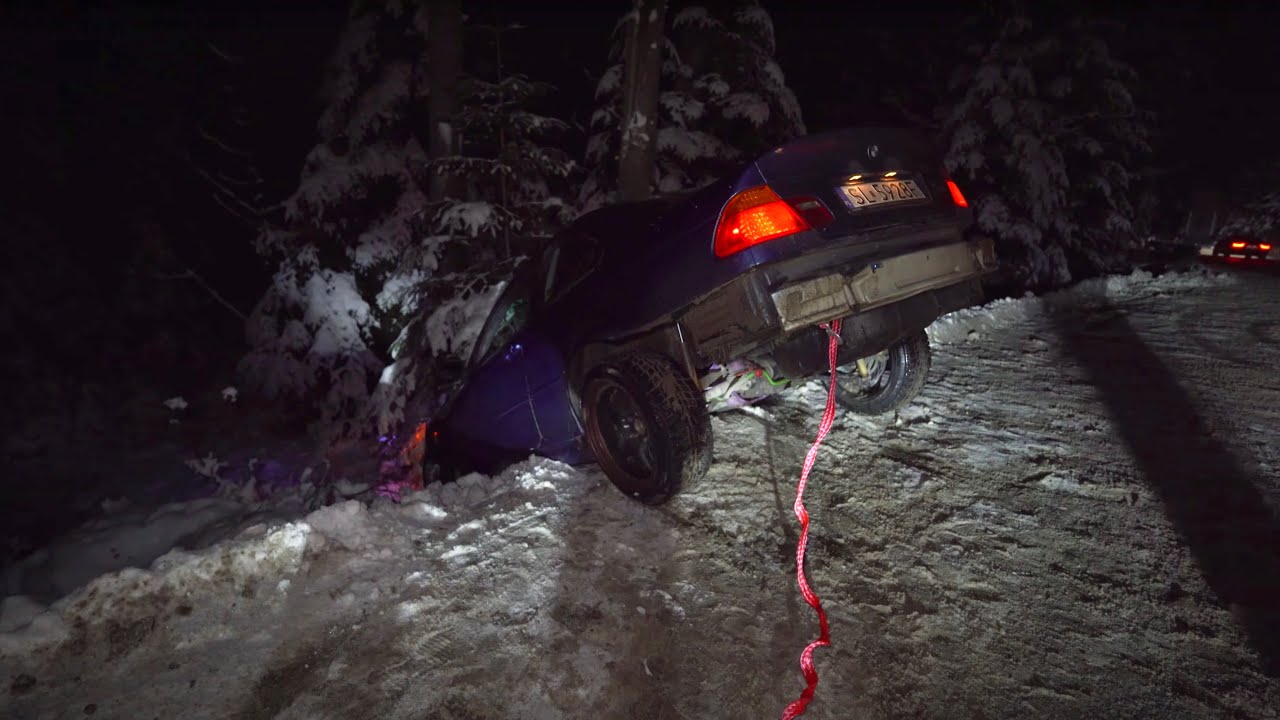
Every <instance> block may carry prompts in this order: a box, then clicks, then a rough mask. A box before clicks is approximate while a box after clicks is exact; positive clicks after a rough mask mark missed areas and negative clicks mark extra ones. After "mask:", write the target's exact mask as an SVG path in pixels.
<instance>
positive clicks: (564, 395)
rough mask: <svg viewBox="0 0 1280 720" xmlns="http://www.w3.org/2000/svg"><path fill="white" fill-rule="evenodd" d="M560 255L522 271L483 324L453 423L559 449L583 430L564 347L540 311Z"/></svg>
mask: <svg viewBox="0 0 1280 720" xmlns="http://www.w3.org/2000/svg"><path fill="white" fill-rule="evenodd" d="M553 248H554V246H553ZM556 257H557V256H556V255H555V254H551V255H548V256H545V257H544V260H543V262H542V263H541V267H539V268H536V269H535V268H530V269H529V270H527V271H525V272H522V273H517V275H516V277H514V278H513V279H512V281H511V282H510V283H509V284H508V286H507V287H506V288H505V289H504V290H503V292H502V294H501V295H500V296H499V297H498V300H497V301H496V302H495V303H494V306H493V310H492V311H490V313H489V317H488V319H486V321H485V324H484V326H483V327H482V328H481V331H480V335H479V337H478V338H477V340H476V345H475V347H474V349H473V351H472V355H471V361H470V363H469V365H470V366H471V371H470V373H469V377H468V379H467V382H466V384H465V387H464V389H463V391H462V392H461V394H460V395H459V396H458V398H457V399H456V400H455V403H454V407H453V412H452V413H451V419H450V424H451V426H453V428H454V430H455V431H456V432H459V433H461V434H463V435H465V436H466V437H467V438H469V439H470V440H473V441H477V442H481V443H485V444H488V445H493V446H497V447H500V448H505V449H511V450H531V451H538V452H540V453H543V454H547V455H551V456H552V457H560V456H561V455H562V454H563V452H564V451H565V450H567V449H571V448H572V447H573V446H574V445H575V444H576V441H577V438H578V437H579V436H580V434H581V428H580V427H579V425H578V422H577V419H576V416H575V415H574V413H573V411H572V407H571V404H570V401H569V395H568V384H567V381H566V377H565V360H564V356H563V353H562V352H561V350H560V349H559V348H558V347H557V346H556V345H555V343H554V342H553V341H552V340H551V338H549V337H548V333H547V332H546V327H547V326H546V323H545V322H540V321H539V320H540V318H539V317H538V312H537V311H538V310H539V309H540V308H541V307H542V306H543V305H544V302H545V299H546V292H547V289H548V288H549V285H548V284H547V283H545V282H544V278H545V277H546V273H547V269H548V267H549V266H550V265H552V264H553V263H554V261H555V259H556ZM562 459H567V458H562Z"/></svg>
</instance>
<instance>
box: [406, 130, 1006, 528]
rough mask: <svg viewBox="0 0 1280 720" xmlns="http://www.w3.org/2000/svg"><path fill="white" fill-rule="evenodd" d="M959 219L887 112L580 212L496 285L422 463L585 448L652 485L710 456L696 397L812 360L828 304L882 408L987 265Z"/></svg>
mask: <svg viewBox="0 0 1280 720" xmlns="http://www.w3.org/2000/svg"><path fill="white" fill-rule="evenodd" d="M970 220H971V217H970V211H969V209H968V203H967V202H966V200H965V198H964V196H963V195H962V193H961V191H960V188H959V187H958V186H957V185H956V183H955V182H953V181H952V180H951V179H949V178H948V177H947V176H946V174H945V173H944V171H943V169H942V159H941V156H940V154H939V153H938V152H937V151H936V150H935V149H933V148H932V147H931V145H930V143H929V142H927V141H926V140H925V139H924V138H921V137H919V136H917V135H915V134H913V133H911V132H909V131H905V130H898V129H886V128H859V129H849V130H843V131H837V132H832V133H826V134H821V135H812V136H808V137H804V138H801V139H798V140H795V141H793V142H791V143H788V144H787V145H784V146H782V147H779V148H777V149H775V150H773V151H771V152H769V153H767V154H765V155H764V156H762V157H760V158H758V159H756V160H755V161H754V162H751V163H750V164H748V165H746V166H745V167H743V168H742V169H741V171H740V172H738V173H735V174H733V175H732V176H730V177H727V178H725V179H723V180H720V181H718V182H715V183H713V184H711V185H710V186H707V187H705V188H703V189H701V190H698V191H696V192H691V193H688V194H682V195H677V196H669V197H662V198H659V199H654V200H650V201H647V202H642V203H634V204H620V205H614V206H610V207H606V208H603V209H600V210H597V211H595V212H592V213H589V214H587V215H584V216H583V217H581V218H580V219H578V220H577V221H576V222H575V223H573V225H572V226H570V227H569V228H568V229H566V230H565V231H564V232H562V233H561V234H560V235H559V236H557V237H556V238H554V240H553V241H552V242H551V243H550V244H549V246H548V247H547V248H546V250H545V251H544V252H543V253H542V256H541V257H540V258H538V259H536V260H535V261H532V262H527V263H525V264H524V265H523V266H522V267H521V269H520V270H519V271H518V272H517V273H516V276H515V277H514V278H513V279H512V280H511V281H510V283H509V284H508V285H507V287H506V289H505V291H504V292H503V293H502V294H501V296H500V297H499V298H498V300H497V302H496V304H495V305H494V307H493V310H492V313H491V314H490V316H489V318H488V320H487V321H486V322H485V324H484V327H483V329H482V331H481V333H480V336H479V338H478V340H477V342H476V344H475V348H474V351H473V353H472V356H471V359H470V361H469V363H468V369H467V374H466V377H465V380H464V383H463V384H462V386H461V389H460V391H459V392H458V393H457V394H456V395H455V396H454V397H453V398H452V399H451V401H450V402H448V403H447V404H446V406H445V408H444V410H443V411H442V412H441V413H439V414H438V415H437V417H435V418H433V419H432V422H431V426H432V429H433V433H432V436H433V438H434V444H433V446H432V447H431V448H430V449H429V450H428V453H427V462H428V463H429V465H430V466H431V467H434V468H437V469H441V468H443V470H444V471H445V472H446V473H450V474H452V473H455V472H460V471H463V470H479V471H482V472H496V471H497V470H499V469H501V467H502V466H504V465H505V464H508V463H510V462H511V461H513V460H516V459H521V458H523V457H527V456H528V455H529V454H530V453H537V454H540V455H544V456H548V457H551V458H556V459H560V460H564V461H566V462H570V463H585V462H591V461H593V460H594V461H597V462H599V464H600V466H601V467H602V468H603V469H604V471H605V473H606V474H607V475H608V477H609V478H610V479H611V480H612V481H613V482H614V484H615V485H617V486H618V487H619V488H620V489H621V490H622V491H623V492H625V493H627V494H628V495H630V496H632V497H635V498H637V499H639V500H641V501H644V502H648V503H658V502H662V501H663V500H666V499H667V498H669V497H671V496H672V495H673V494H674V493H676V492H677V491H678V490H680V489H681V488H682V487H684V486H687V485H688V484H689V483H690V482H692V481H694V480H696V479H698V478H700V477H701V476H702V475H703V474H705V472H706V470H707V468H708V466H709V464H710V461H711V447H712V437H711V429H710V419H709V415H708V413H709V412H714V411H717V410H722V409H726V408H734V407H740V406H742V405H745V404H749V403H753V402H757V401H759V400H760V399H762V398H764V397H767V396H768V395H771V394H774V393H778V392H782V391H785V390H786V389H787V388H789V387H792V386H793V385H796V384H798V383H799V382H802V381H804V380H806V379H808V378H810V377H812V376H815V375H818V374H822V373H824V372H826V370H827V346H828V335H827V332H826V331H824V330H823V329H820V327H819V326H820V325H822V324H824V323H828V322H829V321H832V320H835V319H839V318H843V328H842V330H841V332H840V337H839V341H840V348H839V363H838V364H839V365H840V367H839V371H840V372H839V383H838V384H839V393H838V396H839V399H840V401H841V402H842V403H843V404H844V405H845V407H847V408H849V409H851V410H854V411H857V412H863V413H883V412H889V411H892V410H894V409H896V408H898V407H900V406H901V405H903V404H904V403H906V402H909V401H910V400H911V399H912V398H913V397H914V396H915V395H916V393H918V392H919V391H920V389H921V386H922V385H923V383H924V380H925V376H926V375H927V372H928V368H929V358H930V355H929V345H928V340H927V337H926V335H925V333H924V329H925V327H926V326H928V325H929V324H930V323H931V322H933V320H934V319H936V318H937V317H938V316H940V315H941V314H943V313H946V312H949V311H952V310H955V309H958V308H961V307H965V306H968V305H971V304H974V303H976V302H979V301H980V300H981V285H980V278H981V276H982V275H983V274H985V273H987V272H990V271H991V270H993V269H994V267H995V256H994V252H993V250H992V245H991V243H990V241H989V240H986V239H981V238H978V239H966V238H965V236H964V235H963V231H964V229H965V228H966V227H967V226H968V225H969V224H970Z"/></svg>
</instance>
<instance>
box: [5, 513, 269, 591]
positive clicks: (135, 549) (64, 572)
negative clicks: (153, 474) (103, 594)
mask: <svg viewBox="0 0 1280 720" xmlns="http://www.w3.org/2000/svg"><path fill="white" fill-rule="evenodd" d="M248 513H249V509H248V508H247V507H246V506H245V505H243V504H241V503H239V502H234V501H232V500H225V499H222V498H208V499H203V500H195V501H192V502H183V503H173V504H170V505H165V506H163V507H161V508H159V509H155V510H140V509H129V508H122V509H118V510H116V511H115V512H110V513H108V514H106V515H104V516H102V517H99V518H95V519H94V520H91V521H90V522H88V523H85V524H84V525H82V526H80V527H79V528H77V529H76V530H75V531H73V532H72V533H70V534H69V535H67V536H65V537H63V538H61V539H59V540H57V541H55V542H54V543H53V544H52V545H49V546H47V547H45V548H42V549H40V550H37V551H36V552H34V553H32V554H31V555H29V556H27V557H26V558H25V559H23V560H22V561H20V562H18V563H17V564H15V565H14V566H13V567H11V568H9V570H8V571H7V572H6V573H5V576H4V592H5V594H6V595H31V596H35V597H42V598H46V599H52V598H57V597H62V596H63V595H66V594H67V593H69V592H71V591H72V590H75V589H76V588H78V587H80V586H82V585H84V584H85V583H87V582H89V581H90V580H92V579H93V578H96V577H98V576H99V575H103V574H105V573H109V572H114V571H116V570H120V569H123V568H128V567H147V566H149V565H150V564H151V563H152V561H154V560H155V559H156V558H158V557H160V556H161V555H163V554H165V553H167V552H169V551H170V550H172V549H173V548H175V547H187V548H198V547H203V546H205V545H208V544H209V543H210V542H211V541H213V540H216V539H220V537H219V534H220V533H226V532H227V530H228V528H229V527H234V525H235V524H236V522H237V521H238V520H240V519H241V518H243V517H245V516H246V515H247V514H248Z"/></svg>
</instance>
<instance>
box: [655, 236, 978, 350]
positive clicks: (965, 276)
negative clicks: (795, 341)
mask: <svg viewBox="0 0 1280 720" xmlns="http://www.w3.org/2000/svg"><path fill="white" fill-rule="evenodd" d="M995 267H996V260H995V252H994V249H993V247H992V244H991V241H990V240H988V239H981V240H972V241H966V240H963V239H962V238H961V236H960V233H959V232H958V231H957V230H955V229H954V228H942V229H932V230H929V231H922V232H919V233H913V234H909V235H899V236H898V237H896V238H892V239H886V240H883V241H879V242H865V243H858V244H851V245H847V246H844V247H833V248H831V250H829V251H824V252H821V253H810V254H806V255H804V256H801V257H797V258H793V259H789V260H784V261H780V262H778V263H774V264H771V265H763V266H760V267H757V268H754V269H752V270H751V271H749V272H747V273H745V274H743V275H742V276H740V277H738V278H737V279H735V280H734V281H733V282H731V283H729V284H727V285H725V286H723V287H721V288H719V289H717V290H716V291H715V292H713V293H711V294H710V295H708V296H707V297H706V298H704V299H703V300H702V301H700V302H698V303H696V304H694V305H693V306H692V307H690V308H688V309H687V310H686V311H685V312H684V313H682V314H680V315H679V316H678V317H677V320H678V321H679V323H680V328H681V331H682V333H683V334H684V337H686V339H687V341H691V344H692V345H693V346H694V349H695V351H696V354H697V355H698V356H699V357H701V358H703V359H705V360H708V361H711V362H725V361H728V360H731V359H734V358H738V357H743V356H745V355H750V354H752V353H753V352H758V351H760V350H761V349H764V348H767V347H768V346H771V345H775V344H777V343H779V342H780V341H782V340H784V339H786V338H787V337H788V336H790V335H794V334H796V333H797V332H800V331H802V330H803V329H805V328H811V327H812V326H814V325H817V324H819V323H823V322H827V321H830V320H834V319H835V318H841V317H848V316H851V315H859V314H862V313H870V312H872V311H876V310H878V309H882V308H887V307H890V306H894V305H896V304H898V303H902V302H904V301H907V300H910V299H912V298H917V297H920V296H922V295H926V294H931V293H934V292H935V291H939V290H942V289H944V288H951V287H955V286H965V287H966V290H965V292H963V293H951V294H949V295H947V297H950V295H956V296H957V297H961V296H963V298H965V300H966V301H967V300H976V298H973V293H972V292H970V291H969V290H968V287H969V286H971V285H976V281H977V280H978V278H980V277H982V276H983V275H985V274H987V273H989V272H992V271H993V270H995ZM915 304H919V303H915ZM923 307H934V308H935V309H937V310H938V312H939V313H940V312H946V311H948V310H950V309H955V308H945V309H944V308H942V307H941V306H939V305H938V304H937V303H936V302H935V303H932V304H929V303H925V304H924V305H923ZM913 315H914V313H913ZM936 317H937V314H936V313H935V314H933V315H932V316H931V317H927V318H926V317H920V318H914V317H913V322H915V323H919V324H920V327H924V326H925V325H928V324H929V323H930V322H932V321H933V320H934V319H935V318H936ZM915 329H919V328H907V330H908V331H910V330H915Z"/></svg>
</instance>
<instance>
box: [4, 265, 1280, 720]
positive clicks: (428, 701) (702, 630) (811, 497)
mask: <svg viewBox="0 0 1280 720" xmlns="http://www.w3.org/2000/svg"><path fill="white" fill-rule="evenodd" d="M1276 307H1280V282H1277V279H1276V278H1274V277H1263V276H1255V275H1245V276H1239V277H1235V276H1217V275H1210V276H1206V275H1204V274H1202V273H1194V274H1188V275H1169V276H1163V277H1160V278H1155V279H1151V278H1150V277H1148V276H1141V275H1139V276H1135V277H1128V278H1112V279H1109V280H1103V281H1094V282H1091V283H1086V284H1085V285H1083V286H1081V287H1078V288H1076V289H1073V290H1071V291H1069V292H1066V293H1062V294H1058V295H1054V296H1050V297H1047V298H1026V299H1020V300H1010V301H1001V302H997V303H993V304H991V305H989V306H987V307H985V308H979V309H974V310H968V311H964V312H962V313H958V314H956V315H953V316H951V317H948V318H944V319H943V320H942V321H940V322H939V323H938V324H936V325H935V326H934V327H933V328H932V329H931V334H932V336H933V339H934V341H935V356H934V371H933V375H932V380H931V382H930V383H929V385H928V386H927V387H926V389H925V393H924V396H923V397H922V398H921V399H920V400H919V401H918V402H917V403H915V404H914V405H913V406H911V407H910V408H908V409H907V410H906V411H904V412H903V413H902V414H901V415H900V416H898V417H896V418H886V419H864V418H856V417H852V416H842V417H840V418H839V420H838V422H837V426H836V429H835V430H834V431H833V432H832V434H831V436H830V438H829V440H828V443H827V445H826V446H825V447H824V449H823V451H822V454H821V455H820V457H819V460H818V465H817V468H816V470H815V473H814V476H813V480H812V482H811V485H810V491H809V494H808V496H807V504H808V507H809V510H810V512H811V513H812V516H813V523H814V527H813V536H812V545H811V550H810V560H809V570H810V575H811V578H812V581H813V583H814V586H815V589H816V590H817V592H818V593H819V594H820V595H821V596H822V598H823V600H824V603H825V605H826V607H827V609H828V612H829V613H830V616H831V622H832V639H833V646H832V647H831V648H823V649H819V650H818V651H817V653H816V661H817V665H818V670H819V672H820V674H821V682H820V685H819V687H818V694H817V699H816V701H815V702H814V704H813V705H811V706H810V709H809V712H808V714H807V715H806V717H814V718H890V717H990V718H997V717H1001V718H1004V717H1019V718H1021V717H1126V718H1128V717H1144V718H1145V717H1179V718H1187V717H1192V718H1195V717H1206V718H1207V717H1250V718H1274V717H1278V716H1280V710H1278V709H1280V679H1277V677H1276V668H1277V667H1278V666H1280V480H1278V479H1277V468H1278V467H1280V442H1277V439H1276V434H1277V430H1280V379H1278V378H1280V375H1278V374H1277V371H1276V368H1277V367H1280V314H1277V312H1276V311H1275V308H1276ZM824 392H825V389H824V388H823V387H822V385H821V384H820V383H810V384H809V385H807V386H805V387H804V388H803V389H802V390H801V391H799V392H797V393H795V394H794V395H792V396H791V397H789V398H788V399H786V400H784V401H781V402H778V403H775V404H773V405H770V406H768V407H765V408H757V409H755V410H753V411H752V412H750V413H740V414H731V415H721V416H717V417H716V418H714V419H713V422H714V428H715V432H716V462H715V464H714V466H713V468H712V471H711V475H710V477H709V478H708V479H707V480H706V481H705V482H704V483H702V484H701V485H700V486H699V487H697V488H694V489H692V490H691V491H689V492H688V493H686V494H685V495H683V496H681V497H679V498H677V499H676V500H674V501H673V502H672V503H671V504H669V505H668V506H666V507H663V508H659V509H654V508H647V507H643V506H640V505H638V504H636V503H634V502H631V501H629V500H627V499H626V498H624V497H622V496H621V495H620V494H619V493H617V492H616V491H614V490H613V489H612V488H611V487H610V486H609V485H608V483H607V481H605V480H604V479H603V478H602V477H601V476H600V475H599V474H598V473H597V472H595V471H594V470H593V469H586V470H574V469H571V468H569V467H566V466H563V465H560V464H557V463H553V462H548V461H544V460H530V461H528V462H526V463H522V464H520V465H518V466H516V467H513V468H511V469H510V470H508V471H507V472H505V473H503V474H501V475H499V476H496V477H493V478H485V477H479V476H471V477H467V478H464V479H462V480H461V481H459V482H458V483H456V484H453V485H449V486H445V487H440V486H432V487H429V488H428V489H427V490H425V491H423V492H422V493H419V494H416V495H413V496H411V497H409V498H407V499H406V501H405V502H403V503H402V504H400V505H395V504H392V503H390V502H389V501H385V500H380V501H379V502H378V503H375V504H374V505H373V506H372V507H371V508H366V507H365V506H364V505H361V504H359V503H356V502H348V503H345V504H338V505H334V506H330V507H328V508H324V509H322V510H320V511H318V512H314V513H311V514H309V515H306V516H304V517H295V518H292V519H280V518H279V517H278V514H277V516H274V517H273V516H272V515H263V514H260V515H251V514H247V513H245V512H243V511H242V510H237V509H236V508H234V507H233V506H231V505H228V504H227V503H224V502H222V501H217V502H213V501H209V502H204V503H203V504H199V503H196V504H191V503H188V504H185V505H182V506H173V507H170V508H168V509H164V510H162V511H161V512H159V513H154V514H153V513H140V512H136V511H130V510H128V509H122V510H119V511H118V512H117V513H116V514H114V515H110V516H108V518H107V519H101V520H99V521H97V523H96V525H95V526H93V527H90V528H86V529H85V531H84V532H82V533H80V534H78V535H76V536H73V537H71V538H67V539H66V540H64V541H62V542H61V543H58V544H56V545H55V546H52V547H51V549H50V550H49V552H47V553H46V554H44V555H43V556H40V557H39V558H37V559H35V560H32V561H30V562H28V563H27V564H25V565H22V566H18V567H16V568H14V569H13V571H12V572H11V573H10V577H9V578H8V583H9V587H10V588H11V591H13V590H23V591H29V592H37V593H39V592H45V593H47V592H50V588H60V587H63V586H65V585H74V584H75V583H77V582H79V581H81V580H82V579H83V576H84V575H87V574H91V572H92V569H93V568H95V567H97V568H99V569H102V568H107V567H119V566H120V565H122V564H128V563H129V562H130V560H129V559H125V557H124V556H130V553H132V556H131V560H132V562H134V563H140V564H145V563H147V562H149V561H150V557H148V556H149V555H150V556H154V554H155V553H156V552H159V549H158V548H162V547H163V546H166V545H167V544H169V543H179V544H182V545H183V546H185V547H189V548H192V547H197V548H200V547H202V548H203V549H199V550H194V551H183V550H174V551H172V552H170V553H168V554H166V555H163V556H162V557H160V558H159V559H158V560H155V562H154V563H151V564H150V565H149V567H148V568H147V569H125V570H117V571H115V572H111V573H108V574H105V575H102V576H100V577H98V578H97V579H95V580H93V581H91V582H89V583H88V584H87V585H85V586H83V587H81V588H80V589H78V590H76V591H74V592H72V593H71V594H70V595H68V596H66V597H64V598H63V599H61V600H58V601H57V602H55V603H53V604H52V605H51V606H46V605H44V604H42V603H40V602H37V601H35V600H31V599H29V598H24V597H22V596H15V597H10V598H8V599H6V600H5V602H4V606H3V612H2V613H0V668H3V673H2V674H0V677H2V678H3V680H4V681H5V682H6V683H8V687H7V689H4V688H0V716H3V717H6V718H9V717H12V718H62V717H66V718H72V717H76V718H79V717H84V716H85V715H86V714H93V715H94V717H108V718H150V717H165V718H168V717H181V718H269V717H284V718H494V719H496V718H529V719H539V718H546V719H552V718H584V717H602V718H654V719H657V718H669V719H674V718H745V717H776V716H778V714H779V713H780V712H781V709H782V707H783V706H784V705H785V704H786V703H787V702H788V701H790V700H791V699H793V698H794V696H795V695H796V694H797V693H798V692H799V690H800V689H801V687H802V682H803V681H802V679H801V676H800V673H799V671H798V666H797V658H798V654H799V652H800V649H801V648H802V647H803V646H804V645H805V643H807V642H808V641H809V640H811V639H812V638H813V637H814V636H815V635H816V632H817V627H816V621H815V618H814V616H813V614H812V612H811V611H810V610H809V608H808V607H807V606H805V605H804V603H803V601H802V600H801V599H800V597H799V595H798V593H797V591H796V588H795V579H794V568H793V565H792V564H793V562H794V542H795V533H796V524H795V522H794V518H793V517H792V515H791V512H790V507H791V502H792V498H793V493H794V483H795V478H796V474H797V471H798V468H799V465H800V461H801V458H802V456H803V454H804V452H805V450H806V449H807V445H808V443H809V442H810V440H811V438H812V435H813V432H814V430H815V428H816V425H817V421H818V414H819V412H818V409H819V408H820V407H821V405H822V402H823V400H824ZM197 516H198V517H197ZM113 517H114V518H115V519H114V520H112V519H110V518H113ZM180 517H189V518H195V519H193V520H192V521H191V523H189V524H188V525H183V523H181V522H178V521H177V520H176V519H177V518H180ZM148 528H150V529H151V531H153V532H152V533H151V534H148V530H147V529H148ZM115 530H120V532H116V531H115ZM229 531H236V532H237V534H235V535H234V536H233V537H230V538H228V539H225V540H223V541H221V542H215V543H213V544H212V545H209V542H211V541H212V539H213V538H214V537H217V536H218V533H221V534H224V535H225V534H226V533H227V532H229ZM144 538H150V539H151V540H153V541H154V542H150V541H147V542H144V540H143V539H144ZM89 539H91V540H92V541H91V542H89ZM121 548H124V549H125V550H126V551H121ZM113 549H114V550H115V551H116V552H115V554H118V555H121V556H122V557H119V558H113V553H112V550H113ZM86 553H94V555H93V558H91V559H93V563H86V562H84V560H85V559H86V558H87V557H88V556H87V555H86ZM59 558H61V559H59ZM77 561H79V562H77ZM95 563H96V564H95ZM60 569H61V570H63V571H64V572H62V573H61V574H60V572H59V570H60ZM41 583H44V585H41ZM58 583H61V585H59V584H58ZM1266 668H1270V673H1271V674H1270V676H1268V674H1267V673H1266V672H1265V670H1266Z"/></svg>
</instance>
